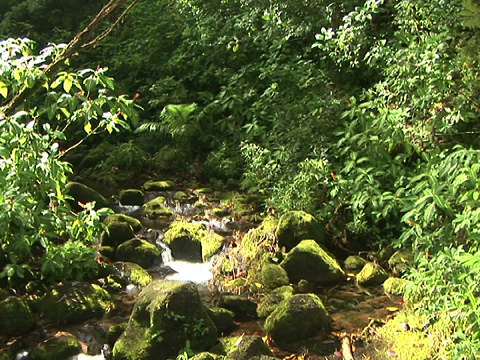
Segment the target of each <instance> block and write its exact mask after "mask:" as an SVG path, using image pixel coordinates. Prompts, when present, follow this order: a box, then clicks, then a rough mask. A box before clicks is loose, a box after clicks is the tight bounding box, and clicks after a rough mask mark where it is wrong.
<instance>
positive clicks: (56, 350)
mask: <svg viewBox="0 0 480 360" xmlns="http://www.w3.org/2000/svg"><path fill="white" fill-rule="evenodd" d="M81 350H82V349H81V346H80V343H79V341H78V340H77V338H76V337H75V336H73V335H71V334H62V335H60V336H55V337H52V338H50V339H48V340H46V341H44V342H42V343H40V344H38V345H37V346H36V347H35V348H34V349H33V350H32V352H31V356H32V359H35V360H59V359H68V358H69V357H71V356H74V355H77V354H78V353H80V352H81Z"/></svg>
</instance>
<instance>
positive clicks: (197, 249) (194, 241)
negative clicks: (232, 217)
mask: <svg viewBox="0 0 480 360" xmlns="http://www.w3.org/2000/svg"><path fill="white" fill-rule="evenodd" d="M163 242H164V243H165V244H167V245H169V246H170V249H171V250H172V255H173V257H174V258H175V259H185V257H186V260H191V258H192V257H193V260H200V261H207V260H208V259H209V258H210V257H212V255H214V254H215V253H217V252H218V251H219V250H220V249H221V248H222V246H223V242H224V239H223V238H222V237H221V236H220V235H218V234H215V233H214V232H213V231H210V230H208V231H207V230H206V229H205V226H203V225H202V224H194V223H189V222H186V221H175V222H174V223H172V224H171V225H170V227H169V228H168V230H167V232H166V233H165V235H164V237H163ZM195 253H197V254H195Z"/></svg>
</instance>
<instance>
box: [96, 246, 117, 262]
mask: <svg viewBox="0 0 480 360" xmlns="http://www.w3.org/2000/svg"><path fill="white" fill-rule="evenodd" d="M98 252H99V253H100V254H101V255H102V256H105V257H106V258H108V259H110V260H112V261H115V248H114V247H113V246H101V247H100V248H99V249H98Z"/></svg>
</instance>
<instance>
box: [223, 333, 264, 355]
mask: <svg viewBox="0 0 480 360" xmlns="http://www.w3.org/2000/svg"><path fill="white" fill-rule="evenodd" d="M263 356H268V357H273V353H272V351H271V350H270V348H269V347H268V345H267V344H265V342H264V341H263V339H262V338H261V337H260V336H256V335H244V336H242V337H241V338H238V339H237V340H236V341H235V347H234V348H233V350H232V351H229V352H227V358H228V359H229V360H251V359H257V358H260V357H262V358H263Z"/></svg>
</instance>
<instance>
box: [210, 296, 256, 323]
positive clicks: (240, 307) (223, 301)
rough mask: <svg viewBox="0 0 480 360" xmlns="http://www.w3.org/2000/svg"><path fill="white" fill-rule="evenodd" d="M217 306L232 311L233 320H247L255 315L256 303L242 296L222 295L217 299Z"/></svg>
mask: <svg viewBox="0 0 480 360" xmlns="http://www.w3.org/2000/svg"><path fill="white" fill-rule="evenodd" d="M218 306H219V307H222V308H225V309H227V310H230V311H232V312H233V313H234V314H235V320H248V319H254V318H256V317H257V304H256V303H255V302H254V301H253V300H251V299H249V298H247V297H244V296H240V295H223V296H221V297H220V299H219V300H218Z"/></svg>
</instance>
